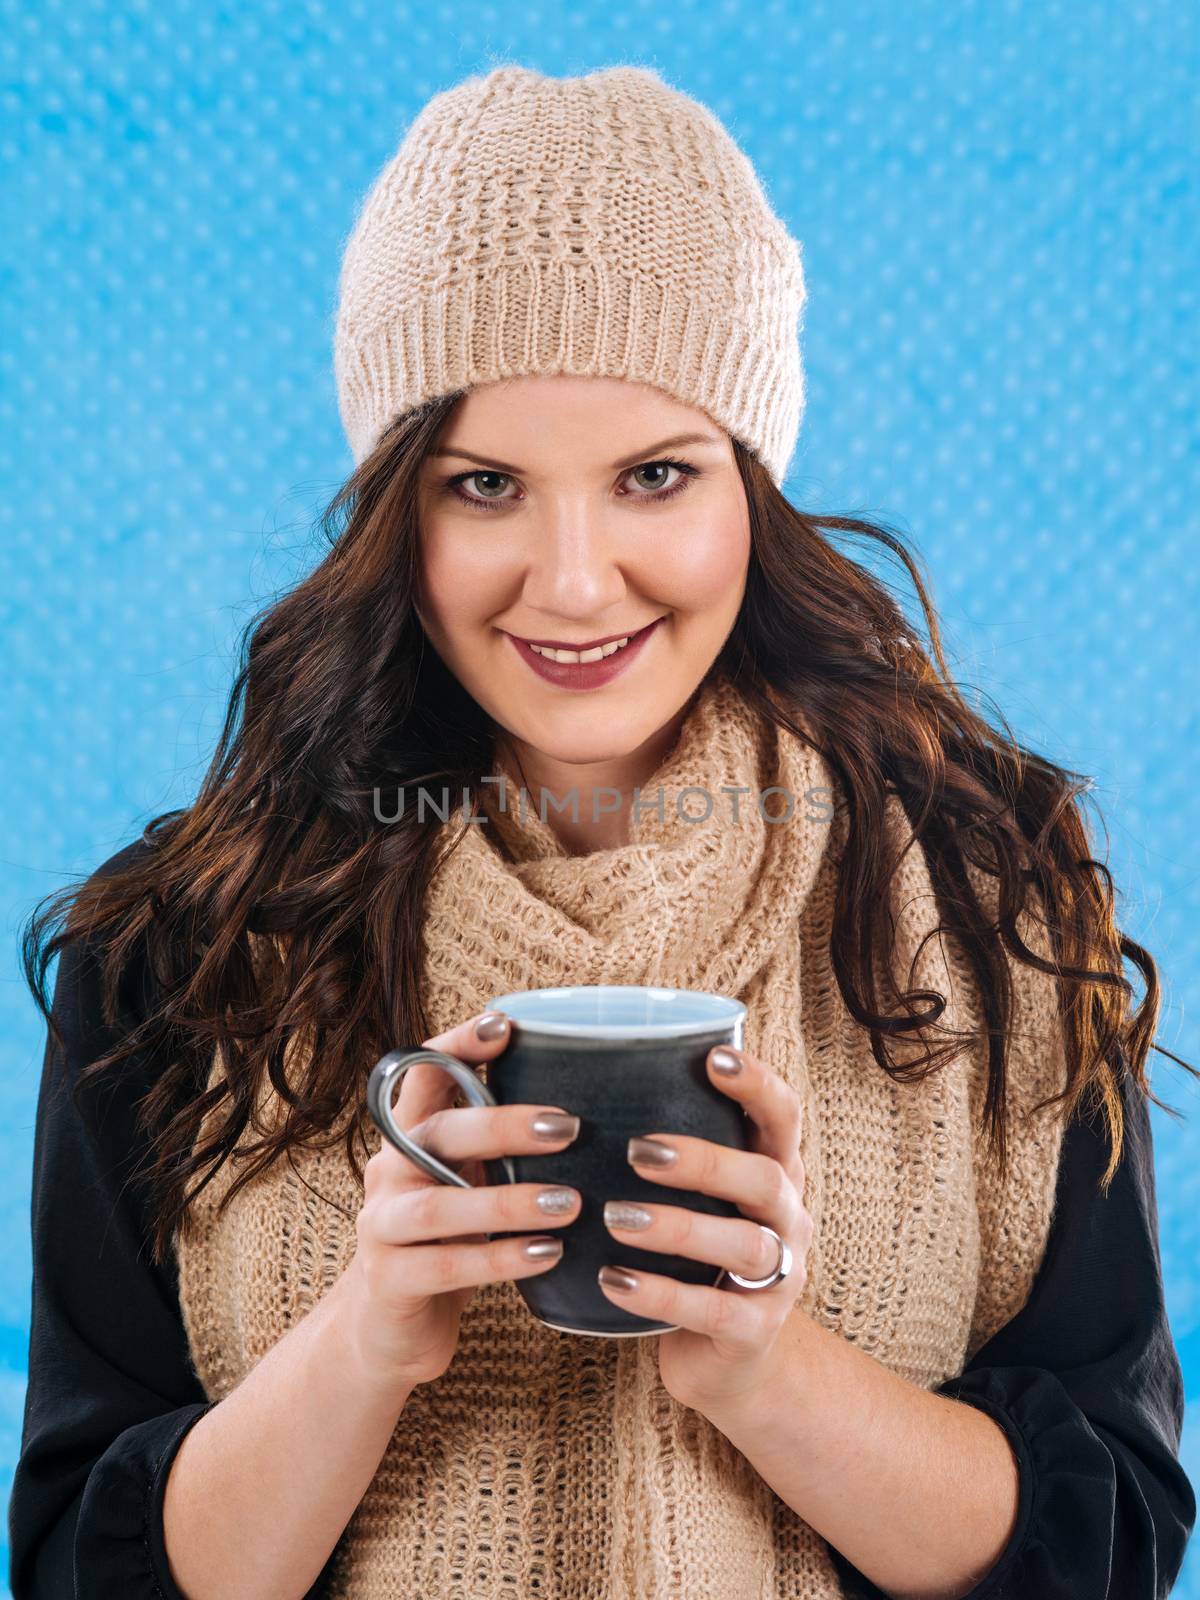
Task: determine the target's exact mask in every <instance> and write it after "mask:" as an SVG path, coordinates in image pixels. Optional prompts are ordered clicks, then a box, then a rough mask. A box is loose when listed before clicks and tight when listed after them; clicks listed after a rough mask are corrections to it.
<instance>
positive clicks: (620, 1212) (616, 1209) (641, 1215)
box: [604, 1200, 654, 1228]
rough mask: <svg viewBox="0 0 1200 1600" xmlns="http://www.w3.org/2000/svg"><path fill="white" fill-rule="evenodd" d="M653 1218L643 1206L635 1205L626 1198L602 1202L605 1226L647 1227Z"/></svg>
mask: <svg viewBox="0 0 1200 1600" xmlns="http://www.w3.org/2000/svg"><path fill="white" fill-rule="evenodd" d="M653 1221H654V1218H653V1217H652V1216H651V1215H650V1213H649V1212H648V1211H647V1210H646V1208H645V1207H644V1206H635V1205H633V1204H631V1203H630V1202H629V1201H627V1200H606V1201H605V1202H604V1226H605V1227H606V1228H648V1227H649V1226H650V1224H651V1223H652V1222H653Z"/></svg>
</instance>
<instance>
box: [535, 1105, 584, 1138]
mask: <svg viewBox="0 0 1200 1600" xmlns="http://www.w3.org/2000/svg"><path fill="white" fill-rule="evenodd" d="M529 1127H530V1131H531V1132H532V1133H533V1134H534V1136H535V1137H536V1138H538V1139H555V1140H562V1139H574V1138H575V1137H576V1136H577V1134H578V1133H579V1118H578V1117H569V1116H568V1115H567V1114H566V1112H565V1111H539V1112H538V1114H537V1116H536V1117H534V1118H533V1120H532V1121H531V1122H530V1124H529Z"/></svg>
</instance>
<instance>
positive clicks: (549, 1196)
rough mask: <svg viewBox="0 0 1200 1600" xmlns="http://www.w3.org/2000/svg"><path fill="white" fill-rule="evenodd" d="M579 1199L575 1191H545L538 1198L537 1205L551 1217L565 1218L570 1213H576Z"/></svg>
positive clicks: (552, 1189)
mask: <svg viewBox="0 0 1200 1600" xmlns="http://www.w3.org/2000/svg"><path fill="white" fill-rule="evenodd" d="M577 1199H578V1196H577V1195H576V1193H575V1191H574V1189H554V1188H551V1189H543V1190H542V1191H541V1193H540V1194H539V1195H537V1196H536V1199H535V1202H534V1203H535V1204H536V1206H537V1208H538V1210H539V1211H546V1212H548V1213H549V1214H550V1215H551V1216H554V1217H560V1216H565V1215H566V1213H567V1212H568V1211H574V1209H575V1201H576V1200H577Z"/></svg>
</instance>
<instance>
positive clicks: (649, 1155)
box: [627, 1139, 679, 1167]
mask: <svg viewBox="0 0 1200 1600" xmlns="http://www.w3.org/2000/svg"><path fill="white" fill-rule="evenodd" d="M627 1159H628V1160H629V1162H630V1163H631V1164H632V1163H636V1164H637V1165H638V1166H641V1167H673V1166H674V1165H675V1163H676V1161H677V1160H678V1159H679V1151H678V1150H675V1149H672V1147H671V1146H670V1145H666V1144H660V1143H659V1141H658V1140H657V1139H630V1141H629V1148H628V1151H627Z"/></svg>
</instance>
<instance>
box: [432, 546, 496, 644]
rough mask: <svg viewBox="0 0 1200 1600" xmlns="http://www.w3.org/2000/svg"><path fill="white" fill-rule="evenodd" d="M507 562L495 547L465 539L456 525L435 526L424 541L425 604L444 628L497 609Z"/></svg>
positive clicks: (467, 622) (463, 623)
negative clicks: (459, 534) (505, 562)
mask: <svg viewBox="0 0 1200 1600" xmlns="http://www.w3.org/2000/svg"><path fill="white" fill-rule="evenodd" d="M504 570H505V569H504V562H503V560H502V559H501V558H500V557H499V555H498V553H497V550H496V548H495V547H493V548H492V549H490V550H489V549H488V547H487V546H486V545H485V544H484V542H483V541H482V540H479V539H475V540H472V539H463V538H460V537H459V536H458V530H457V529H456V528H453V527H452V526H446V527H442V528H439V527H437V526H436V524H435V525H434V526H433V527H431V528H430V529H429V531H428V534H427V535H426V537H425V538H423V540H422V544H421V588H422V592H423V594H424V597H425V608H426V610H427V611H428V613H429V615H430V617H431V618H432V619H433V620H434V621H436V622H437V623H438V624H439V625H440V626H441V627H442V628H444V629H446V630H448V631H452V630H453V629H454V627H455V626H456V625H466V624H470V623H471V622H474V621H477V620H478V618H479V617H480V616H481V615H484V616H486V615H488V614H490V613H491V612H493V611H494V610H495V609H496V607H497V605H498V604H500V603H501V597H502V595H503V592H504Z"/></svg>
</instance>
